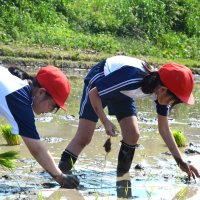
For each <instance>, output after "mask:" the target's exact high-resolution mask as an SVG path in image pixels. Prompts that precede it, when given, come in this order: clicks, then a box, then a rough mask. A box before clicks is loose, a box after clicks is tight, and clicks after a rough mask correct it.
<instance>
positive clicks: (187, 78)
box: [158, 63, 195, 105]
mask: <svg viewBox="0 0 200 200" xmlns="http://www.w3.org/2000/svg"><path fill="white" fill-rule="evenodd" d="M158 74H159V76H160V79H161V81H162V83H163V84H164V85H165V86H166V87H167V88H168V89H169V90H170V91H171V92H172V93H174V94H175V95H176V96H177V97H178V98H179V99H180V100H181V101H182V102H184V103H187V104H190V105H192V104H194V101H195V100H194V97H193V95H192V90H193V87H194V77H193V74H192V71H191V70H190V69H189V68H187V67H185V66H183V65H180V64H177V63H168V64H165V65H163V66H162V67H161V68H160V69H159V70H158Z"/></svg>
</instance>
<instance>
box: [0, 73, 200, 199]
mask: <svg viewBox="0 0 200 200" xmlns="http://www.w3.org/2000/svg"><path fill="white" fill-rule="evenodd" d="M68 74H69V79H70V82H71V95H70V97H69V100H68V102H67V113H65V112H64V111H59V112H58V113H56V114H45V115H41V116H39V117H37V118H36V121H37V127H38V130H39V133H40V135H41V138H42V140H43V142H44V144H45V145H46V146H47V147H48V149H49V151H50V152H51V153H52V155H53V157H54V159H55V160H56V162H57V163H58V162H59V159H60V154H61V153H62V151H63V150H64V149H65V147H66V146H67V144H68V143H69V141H70V140H71V138H72V137H73V136H74V134H75V132H76V129H77V125H78V110H79V102H80V97H81V92H82V84H83V77H84V72H83V73H82V72H80V71H77V72H76V73H75V72H73V73H71V72H68ZM197 79H198V77H197ZM194 96H195V97H196V104H195V105H194V106H192V107H191V106H187V105H179V106H177V107H176V108H174V110H172V113H171V115H170V118H169V123H170V127H171V128H172V129H178V130H181V131H183V132H184V134H185V136H186V138H187V143H188V145H189V143H192V144H193V145H195V146H197V149H198V148H199V149H200V132H199V130H200V114H199V111H200V84H199V83H198V80H196V86H195V91H194ZM136 104H137V107H138V121H139V126H140V132H141V136H140V140H139V144H140V146H139V148H138V149H137V150H136V153H135V157H134V160H133V163H132V167H131V170H130V173H128V174H126V175H124V176H123V177H118V178H117V176H116V166H117V156H118V151H119V147H120V140H121V135H119V136H118V137H116V138H112V139H111V142H112V149H111V152H110V153H108V154H107V155H106V153H105V150H104V148H103V144H104V143H105V141H106V139H107V135H106V134H105V131H104V129H103V126H102V125H101V124H100V123H99V124H98V126H97V129H96V131H95V134H94V137H93V140H92V142H91V144H90V145H89V146H87V147H86V148H85V149H84V150H83V152H82V153H81V155H80V156H79V159H78V161H77V162H76V164H75V169H74V170H73V174H76V175H77V176H78V177H79V178H80V186H79V188H78V190H68V189H60V188H59V185H58V184H57V183H56V182H55V181H53V180H52V179H51V177H50V176H49V175H48V174H47V173H46V172H44V171H43V169H42V168H41V167H40V165H39V164H38V163H37V162H36V161H35V160H34V159H33V158H32V156H31V154H30V153H29V151H28V149H27V147H26V146H25V145H24V144H23V142H22V143H21V145H18V146H7V145H6V142H5V141H4V140H3V138H2V137H1V136H0V152H4V151H8V150H15V151H19V152H20V158H19V159H18V160H17V167H16V169H15V170H14V171H8V170H5V169H3V168H1V171H0V200H1V199H31V200H32V199H40V200H41V199H52V200H60V199H61V200H64V199H68V200H69V199H70V200H71V199H72V200H82V199H86V200H98V199H99V200H101V199H102V200H104V199H105V200H112V199H139V200H146V199H153V200H169V199H170V200H177V199H180V200H181V199H194V200H197V199H200V181H199V180H198V179H196V181H195V180H191V181H187V178H186V174H185V173H183V172H182V171H180V170H179V168H178V167H177V165H176V164H175V161H174V159H173V158H172V156H171V155H170V154H169V151H168V148H167V147H166V145H165V144H164V142H163V140H162V139H161V137H160V135H159V133H158V130H157V120H156V114H155V112H153V107H152V102H151V101H150V100H142V101H140V102H136ZM111 119H112V120H113V122H114V123H115V124H116V125H117V126H118V124H117V121H116V119H115V118H114V117H112V118H111ZM0 122H1V124H3V123H5V121H4V120H3V119H0ZM187 148H188V146H187V147H185V148H181V152H182V154H183V156H184V158H185V160H187V161H190V162H192V163H194V164H195V165H196V167H198V169H199V170H200V155H198V154H197V153H193V154H186V153H185V150H186V149H187ZM138 165H139V166H141V169H136V168H137V167H136V166H138Z"/></svg>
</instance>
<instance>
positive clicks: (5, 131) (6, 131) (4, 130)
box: [0, 124, 20, 145]
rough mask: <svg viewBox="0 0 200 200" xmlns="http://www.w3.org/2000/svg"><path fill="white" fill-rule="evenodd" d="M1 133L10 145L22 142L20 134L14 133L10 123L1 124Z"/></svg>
mask: <svg viewBox="0 0 200 200" xmlns="http://www.w3.org/2000/svg"><path fill="white" fill-rule="evenodd" d="M0 128H1V134H2V136H3V138H4V139H5V140H6V142H7V144H8V145H19V144H20V136H19V135H16V134H12V132H11V126H10V125H9V124H6V125H1V126H0Z"/></svg>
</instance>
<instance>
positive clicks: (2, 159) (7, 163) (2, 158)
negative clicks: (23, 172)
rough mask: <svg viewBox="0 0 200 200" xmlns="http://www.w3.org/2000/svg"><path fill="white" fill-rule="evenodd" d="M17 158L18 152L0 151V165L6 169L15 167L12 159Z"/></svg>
mask: <svg viewBox="0 0 200 200" xmlns="http://www.w3.org/2000/svg"><path fill="white" fill-rule="evenodd" d="M17 158H18V152H16V151H7V152H5V153H0V165H1V166H3V167H6V168H8V169H14V168H15V162H14V160H15V159H17Z"/></svg>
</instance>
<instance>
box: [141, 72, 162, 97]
mask: <svg viewBox="0 0 200 200" xmlns="http://www.w3.org/2000/svg"><path fill="white" fill-rule="evenodd" d="M159 85H163V84H162V82H161V80H160V76H159V74H158V72H157V71H154V72H149V74H148V75H146V76H145V77H144V79H143V80H142V86H141V89H142V92H143V93H145V94H152V93H154V91H155V89H156V87H158V86H159Z"/></svg>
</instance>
